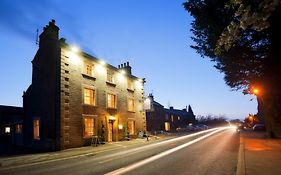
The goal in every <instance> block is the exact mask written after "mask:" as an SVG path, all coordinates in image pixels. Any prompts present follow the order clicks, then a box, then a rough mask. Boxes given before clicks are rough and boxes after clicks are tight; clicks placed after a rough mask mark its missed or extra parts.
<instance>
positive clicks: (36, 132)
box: [33, 119, 40, 140]
mask: <svg viewBox="0 0 281 175" xmlns="http://www.w3.org/2000/svg"><path fill="white" fill-rule="evenodd" d="M39 131H40V121H39V119H34V120H33V139H36V140H40V132H39Z"/></svg>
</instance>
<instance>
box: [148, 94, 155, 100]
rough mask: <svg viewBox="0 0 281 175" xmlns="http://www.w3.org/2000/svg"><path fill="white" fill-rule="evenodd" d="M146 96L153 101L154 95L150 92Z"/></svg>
mask: <svg viewBox="0 0 281 175" xmlns="http://www.w3.org/2000/svg"><path fill="white" fill-rule="evenodd" d="M148 97H149V98H150V99H151V100H152V101H154V96H153V94H152V93H150V94H149V95H148Z"/></svg>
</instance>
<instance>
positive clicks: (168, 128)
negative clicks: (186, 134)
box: [165, 122, 171, 131]
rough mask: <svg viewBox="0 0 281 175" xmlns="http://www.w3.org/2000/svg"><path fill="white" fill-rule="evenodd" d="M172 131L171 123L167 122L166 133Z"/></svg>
mask: <svg viewBox="0 0 281 175" xmlns="http://www.w3.org/2000/svg"><path fill="white" fill-rule="evenodd" d="M170 130H171V126H170V123H169V122H165V131H170Z"/></svg>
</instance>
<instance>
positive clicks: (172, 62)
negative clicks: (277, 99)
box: [0, 0, 257, 119]
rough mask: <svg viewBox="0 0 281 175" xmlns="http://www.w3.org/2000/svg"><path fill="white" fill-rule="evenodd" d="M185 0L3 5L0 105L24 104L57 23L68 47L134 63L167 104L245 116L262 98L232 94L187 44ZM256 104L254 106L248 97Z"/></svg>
mask: <svg viewBox="0 0 281 175" xmlns="http://www.w3.org/2000/svg"><path fill="white" fill-rule="evenodd" d="M183 2H184V1H183V0H170V1H168V0H167V1H163V0H143V1H137V0H119V1H116V0H102V1H100V0H79V1H78V0H67V1H63V0H48V1H47V0H40V1H38V0H0V41H1V42H0V105H13V106H22V93H23V91H25V90H26V89H27V88H28V86H29V85H30V83H31V76H32V75H31V72H32V67H31V62H30V61H31V60H32V59H33V57H34V55H35V53H36V50H37V48H38V46H37V45H36V44H35V42H36V30H37V29H39V34H40V33H41V32H42V28H43V27H44V26H45V25H47V24H48V22H49V21H50V20H51V19H55V20H56V24H57V26H59V27H60V37H64V38H66V41H67V42H68V43H69V44H75V45H78V46H79V47H80V48H81V49H82V50H83V51H85V52H87V53H89V54H91V55H94V56H97V57H98V58H100V59H103V60H105V61H106V62H107V63H109V64H112V65H114V66H117V65H119V64H121V63H124V62H127V61H129V62H130V65H131V66H132V71H133V74H134V75H135V76H138V77H143V78H146V84H145V92H146V95H148V94H149V93H152V92H153V94H154V98H155V100H156V101H158V102H159V103H161V104H163V105H164V106H165V107H168V106H174V107H175V108H180V109H182V108H184V107H185V106H187V105H189V104H190V105H191V106H192V108H193V111H194V113H195V114H196V115H207V114H213V115H225V116H227V117H229V118H241V119H242V118H244V117H245V116H246V115H248V114H249V113H256V112H257V110H256V105H257V103H256V100H255V98H254V97H253V96H250V95H243V94H242V92H241V91H238V92H237V91H231V89H230V88H229V87H228V86H227V85H225V83H224V80H223V77H224V75H223V74H221V73H219V72H218V71H217V70H216V69H215V68H214V67H213V63H212V62H210V60H209V59H208V58H201V57H200V56H199V55H198V54H196V53H195V50H193V49H191V48H190V47H189V46H190V45H191V44H192V41H191V39H190V37H191V36H192V34H191V32H190V31H189V30H190V28H191V26H190V22H191V21H192V17H191V16H190V15H189V14H188V13H187V12H186V11H185V10H184V8H183V6H182V3H183ZM252 98H254V100H252V101H250V99H252Z"/></svg>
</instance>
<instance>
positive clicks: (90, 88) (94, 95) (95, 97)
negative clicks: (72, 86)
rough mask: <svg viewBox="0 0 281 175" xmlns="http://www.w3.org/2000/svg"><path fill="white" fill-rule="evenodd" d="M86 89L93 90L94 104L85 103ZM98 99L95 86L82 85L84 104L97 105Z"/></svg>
mask: <svg viewBox="0 0 281 175" xmlns="http://www.w3.org/2000/svg"><path fill="white" fill-rule="evenodd" d="M85 89H87V90H91V91H93V100H92V104H91V103H89V104H88V103H85ZM90 97H91V96H90ZM90 101H91V99H90ZM96 101H97V89H96V88H94V87H90V86H86V85H83V86H82V104H83V105H88V106H96Z"/></svg>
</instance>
